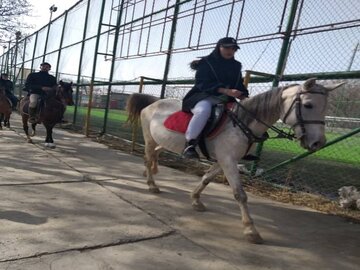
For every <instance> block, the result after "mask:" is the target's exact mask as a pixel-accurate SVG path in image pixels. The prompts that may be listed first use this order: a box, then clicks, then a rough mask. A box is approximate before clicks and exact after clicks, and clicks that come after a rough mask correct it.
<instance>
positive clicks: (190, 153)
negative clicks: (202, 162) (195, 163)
mask: <svg viewBox="0 0 360 270" xmlns="http://www.w3.org/2000/svg"><path fill="white" fill-rule="evenodd" d="M182 157H183V158H186V159H197V160H199V159H200V156H199V154H198V153H197V152H196V150H195V146H194V145H189V146H187V147H186V148H185V149H184V151H183V153H182Z"/></svg>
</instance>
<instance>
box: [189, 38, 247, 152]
mask: <svg viewBox="0 0 360 270" xmlns="http://www.w3.org/2000/svg"><path fill="white" fill-rule="evenodd" d="M238 49H239V46H238V44H237V42H236V40H235V39H234V38H231V37H224V38H222V39H220V40H219V41H218V42H217V44H216V47H215V49H214V50H213V51H212V52H211V53H210V54H209V55H208V56H205V57H202V58H201V59H200V60H194V61H192V62H191V63H190V67H191V68H192V69H194V70H196V74H195V85H194V86H193V87H192V89H191V90H190V91H189V92H188V93H187V94H186V96H185V97H184V99H183V103H182V110H183V111H184V112H191V113H193V117H192V118H191V120H190V123H189V126H188V128H187V130H186V133H185V139H186V144H185V149H184V151H183V153H182V156H183V157H184V158H189V159H199V154H198V153H197V152H196V150H195V147H196V145H197V143H198V137H199V135H200V134H201V132H202V130H203V128H204V127H205V125H206V123H207V121H208V119H209V117H210V114H211V108H212V106H213V105H215V104H218V103H227V102H231V101H235V98H238V99H240V100H242V99H244V98H246V97H248V96H249V92H248V90H247V89H246V87H245V86H244V83H243V82H244V80H243V78H242V74H241V63H240V62H238V61H236V60H235V58H234V55H235V52H236V51H237V50H238Z"/></svg>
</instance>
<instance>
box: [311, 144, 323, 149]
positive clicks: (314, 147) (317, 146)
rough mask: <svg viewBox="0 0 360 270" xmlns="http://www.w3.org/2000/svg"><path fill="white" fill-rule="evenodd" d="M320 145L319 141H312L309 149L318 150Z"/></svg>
mask: <svg viewBox="0 0 360 270" xmlns="http://www.w3.org/2000/svg"><path fill="white" fill-rule="evenodd" d="M320 147H321V142H314V143H313V144H312V145H311V150H318V149H319V148H320Z"/></svg>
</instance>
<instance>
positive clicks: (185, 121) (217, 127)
mask: <svg viewBox="0 0 360 270" xmlns="http://www.w3.org/2000/svg"><path fill="white" fill-rule="evenodd" d="M233 106H234V103H227V104H216V105H214V106H213V107H212V110H211V115H210V117H209V119H208V121H207V123H206V125H205V127H204V129H203V131H202V132H201V134H200V136H199V141H198V144H199V148H200V150H201V152H202V153H203V155H204V156H205V157H206V158H207V159H209V158H210V157H209V153H208V151H207V148H206V143H205V138H208V139H213V138H215V137H216V136H217V135H218V134H219V133H220V132H221V130H222V129H223V127H224V126H225V123H226V120H227V119H228V116H227V114H226V109H228V110H231V109H232V108H233ZM192 116H193V114H192V113H187V112H183V111H178V112H175V113H173V114H171V115H170V116H169V117H168V118H167V119H166V120H165V121H164V126H165V127H166V128H167V129H168V130H171V131H174V132H179V133H182V134H185V132H186V130H187V127H188V125H189V122H190V120H191V118H192Z"/></svg>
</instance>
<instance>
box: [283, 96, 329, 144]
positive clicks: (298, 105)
mask: <svg viewBox="0 0 360 270" xmlns="http://www.w3.org/2000/svg"><path fill="white" fill-rule="evenodd" d="M303 94H316V95H323V96H325V95H326V93H323V92H317V91H302V89H300V90H299V91H298V92H297V93H296V97H295V99H294V100H293V102H292V103H291V106H290V108H289V109H288V111H287V112H286V114H285V116H284V118H283V119H282V121H283V123H285V124H286V119H287V118H288V116H289V115H290V113H291V112H292V110H293V109H295V115H296V122H295V124H293V125H292V126H291V128H292V129H294V128H295V127H296V126H300V128H301V132H302V135H301V136H304V135H305V134H306V129H305V125H306V124H316V125H325V121H322V120H304V118H303V116H302V111H301V105H302V103H301V95H303ZM299 139H300V138H299Z"/></svg>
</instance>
